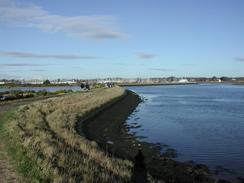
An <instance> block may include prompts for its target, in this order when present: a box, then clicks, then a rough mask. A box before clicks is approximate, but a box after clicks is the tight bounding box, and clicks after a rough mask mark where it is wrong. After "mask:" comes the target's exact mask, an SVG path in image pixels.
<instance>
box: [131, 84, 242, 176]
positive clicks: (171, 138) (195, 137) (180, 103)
mask: <svg viewBox="0 0 244 183" xmlns="http://www.w3.org/2000/svg"><path fill="white" fill-rule="evenodd" d="M128 89H130V90H133V91H135V92H136V93H138V94H139V95H140V96H141V97H142V98H144V99H145V101H144V102H143V103H141V104H140V105H139V106H138V107H137V110H135V112H134V113H133V114H132V115H131V116H130V117H129V118H128V120H127V122H128V123H135V122H136V123H138V124H139V125H141V127H140V128H137V129H131V131H132V132H136V135H138V136H146V137H147V138H146V139H143V141H147V142H152V143H161V144H167V145H169V146H171V147H172V148H174V149H175V150H176V151H177V154H178V156H177V158H176V159H178V160H181V161H188V160H193V161H195V162H197V163H202V164H206V165H207V166H209V167H210V169H211V170H213V171H214V170H216V169H217V170H218V171H219V172H220V174H219V175H220V176H222V177H237V176H244V86H235V85H224V84H218V85H213V84H208V85H207V84H199V85H181V86H143V87H128ZM141 140H142V139H141Z"/></svg>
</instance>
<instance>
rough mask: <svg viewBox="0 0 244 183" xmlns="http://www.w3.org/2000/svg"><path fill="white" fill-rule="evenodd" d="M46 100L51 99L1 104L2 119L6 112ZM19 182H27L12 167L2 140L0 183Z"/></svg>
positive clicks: (0, 142) (33, 99)
mask: <svg viewBox="0 0 244 183" xmlns="http://www.w3.org/2000/svg"><path fill="white" fill-rule="evenodd" d="M52 97H54V96H52ZM46 98H50V97H38V98H29V99H22V100H15V101H10V102H5V103H0V118H1V117H2V115H3V113H4V112H6V111H8V110H10V109H11V108H14V107H18V106H21V105H25V104H29V103H31V102H34V101H37V100H43V99H46ZM17 182H18V183H19V182H25V181H24V178H23V177H21V176H20V175H18V174H17V173H16V171H15V170H14V168H13V167H12V165H11V163H10V159H9V157H8V155H7V152H6V149H5V145H4V143H3V142H2V141H1V139H0V183H17Z"/></svg>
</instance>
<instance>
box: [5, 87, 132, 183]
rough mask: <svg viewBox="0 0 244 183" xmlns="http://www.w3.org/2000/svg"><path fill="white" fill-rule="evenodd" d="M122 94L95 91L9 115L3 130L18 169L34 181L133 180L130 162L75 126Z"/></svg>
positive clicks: (39, 103)
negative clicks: (79, 131) (81, 134)
mask: <svg viewBox="0 0 244 183" xmlns="http://www.w3.org/2000/svg"><path fill="white" fill-rule="evenodd" d="M123 93H124V90H123V89H121V88H119V87H114V88H111V89H95V90H91V91H89V92H85V93H72V94H69V95H65V96H63V97H57V98H51V99H47V100H43V101H38V102H34V103H31V104H29V105H25V106H22V107H20V108H18V109H17V110H16V109H15V110H12V111H8V112H7V113H5V114H4V115H3V118H1V121H0V124H1V126H0V128H1V132H0V134H1V136H2V137H3V138H4V142H5V143H6V146H7V151H8V154H9V156H10V157H11V158H12V161H13V163H14V165H15V167H16V169H17V170H18V172H20V173H21V174H22V175H24V177H27V178H28V180H31V182H49V181H50V182H87V183H89V182H90V183H93V182H99V183H100V182H101V183H102V182H129V180H130V176H131V168H132V166H133V164H132V162H130V161H128V160H122V159H118V158H115V157H112V156H111V155H108V154H107V153H106V152H104V151H102V150H101V149H100V148H99V147H98V145H97V144H96V143H95V142H91V141H89V140H87V139H86V138H85V137H81V136H80V135H79V134H77V132H76V130H75V125H76V122H77V120H78V119H80V118H84V117H85V116H87V115H89V114H90V113H91V112H92V111H95V110H96V109H98V108H100V107H102V106H104V105H106V104H107V103H108V102H110V101H111V100H113V99H115V98H118V97H120V96H122V95H123Z"/></svg>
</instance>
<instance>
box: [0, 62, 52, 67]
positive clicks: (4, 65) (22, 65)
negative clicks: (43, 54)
mask: <svg viewBox="0 0 244 183" xmlns="http://www.w3.org/2000/svg"><path fill="white" fill-rule="evenodd" d="M47 65H50V64H29V63H16V64H0V66H1V67H29V66H30V67H33V66H34V67H35V66H37V67H39V66H47Z"/></svg>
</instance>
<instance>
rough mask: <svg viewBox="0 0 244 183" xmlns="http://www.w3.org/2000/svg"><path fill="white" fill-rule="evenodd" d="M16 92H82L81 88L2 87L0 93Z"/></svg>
mask: <svg viewBox="0 0 244 183" xmlns="http://www.w3.org/2000/svg"><path fill="white" fill-rule="evenodd" d="M14 90H21V91H29V90H34V91H36V92H37V91H42V90H46V91H47V92H55V91H58V90H73V91H80V90H81V88H80V86H47V87H9V88H8V87H0V93H1V92H6V91H14Z"/></svg>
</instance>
